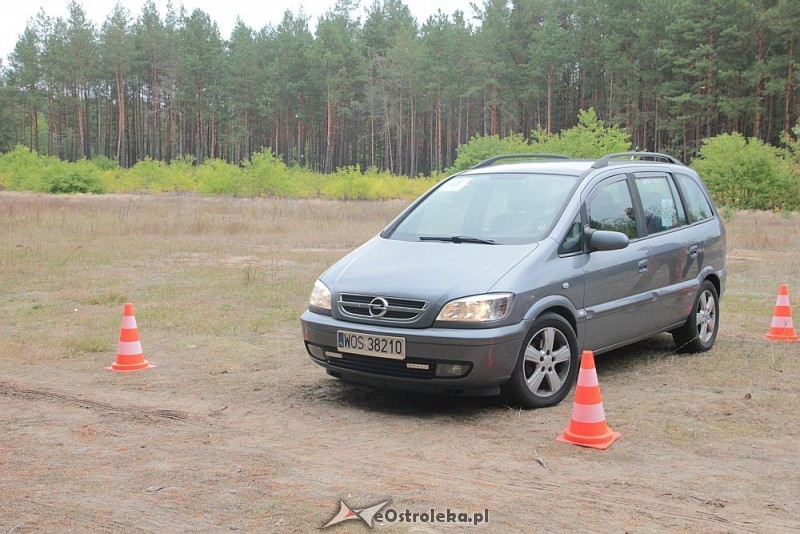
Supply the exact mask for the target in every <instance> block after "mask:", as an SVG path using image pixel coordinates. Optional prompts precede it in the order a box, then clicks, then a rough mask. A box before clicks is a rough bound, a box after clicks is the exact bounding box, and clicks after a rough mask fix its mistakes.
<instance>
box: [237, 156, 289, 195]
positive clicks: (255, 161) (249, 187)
mask: <svg viewBox="0 0 800 534" xmlns="http://www.w3.org/2000/svg"><path fill="white" fill-rule="evenodd" d="M243 166H244V170H243V179H244V191H245V193H246V194H248V195H250V196H287V197H289V196H295V195H296V194H297V188H296V187H295V185H296V184H294V183H293V182H292V180H290V177H289V171H288V169H287V167H286V164H285V163H283V161H281V160H280V159H278V158H277V157H275V156H274V155H273V154H272V150H271V149H269V148H265V149H264V150H262V151H260V152H256V153H255V154H253V156H252V157H251V158H250V160H249V161H245V162H244V165H243Z"/></svg>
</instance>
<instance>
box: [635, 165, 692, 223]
mask: <svg viewBox="0 0 800 534" xmlns="http://www.w3.org/2000/svg"><path fill="white" fill-rule="evenodd" d="M635 183H636V189H637V190H638V191H639V198H640V199H641V200H642V209H643V210H644V223H645V227H646V228H647V233H648V234H657V233H658V232H664V231H666V230H669V229H671V228H676V227H678V226H681V225H684V224H686V217H685V215H684V213H683V207H682V206H681V204H680V199H679V197H678V195H676V194H674V193H673V191H674V188H673V187H671V186H670V181H669V178H667V177H666V176H663V175H661V176H657V175H650V176H647V175H644V176H642V175H637V176H636V180H635Z"/></svg>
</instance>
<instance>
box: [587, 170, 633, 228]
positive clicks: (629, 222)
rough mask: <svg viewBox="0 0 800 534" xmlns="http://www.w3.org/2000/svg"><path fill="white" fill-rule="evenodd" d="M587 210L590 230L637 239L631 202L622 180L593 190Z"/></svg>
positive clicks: (626, 186)
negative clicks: (611, 231) (606, 231)
mask: <svg viewBox="0 0 800 534" xmlns="http://www.w3.org/2000/svg"><path fill="white" fill-rule="evenodd" d="M587 209H588V212H589V226H590V227H591V228H594V229H596V230H613V231H615V232H622V233H623V234H625V235H627V236H628V237H629V238H630V239H635V238H636V237H637V235H636V216H635V215H634V213H635V212H634V208H633V201H632V200H631V194H630V191H628V183H627V182H626V181H625V180H624V179H622V180H619V181H616V182H612V183H610V184H606V185H603V186H601V187H600V188H599V190H595V192H594V193H593V194H592V198H591V199H590V200H589V204H588V206H587Z"/></svg>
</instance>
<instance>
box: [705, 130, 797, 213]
mask: <svg viewBox="0 0 800 534" xmlns="http://www.w3.org/2000/svg"><path fill="white" fill-rule="evenodd" d="M692 168H694V169H695V170H696V171H697V172H698V173H699V174H700V175H701V176H702V177H703V180H704V181H705V183H706V186H708V189H709V191H710V192H711V195H712V196H713V197H714V200H715V201H716V202H718V203H719V204H723V205H727V206H729V207H731V208H737V209H757V210H774V211H779V210H796V209H800V184H799V182H798V177H797V175H796V174H794V172H795V170H794V169H793V166H792V162H791V157H790V153H789V152H788V151H786V150H782V149H780V148H776V147H774V146H771V145H767V144H765V143H764V142H762V141H760V140H759V139H756V138H749V139H746V138H745V137H743V136H742V135H741V134H739V133H733V134H722V135H718V136H716V137H712V138H710V139H706V140H705V141H704V142H703V146H702V147H701V148H700V155H699V157H697V158H695V159H694V160H693V161H692Z"/></svg>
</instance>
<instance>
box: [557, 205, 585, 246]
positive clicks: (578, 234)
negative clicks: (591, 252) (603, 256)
mask: <svg viewBox="0 0 800 534" xmlns="http://www.w3.org/2000/svg"><path fill="white" fill-rule="evenodd" d="M582 251H583V224H582V223H581V214H580V213H578V216H577V217H575V220H574V221H572V225H571V226H570V227H569V232H567V235H566V237H564V240H563V241H562V242H561V246H560V247H558V253H559V254H574V253H575V252H582Z"/></svg>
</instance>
